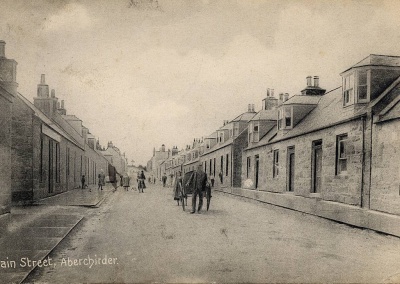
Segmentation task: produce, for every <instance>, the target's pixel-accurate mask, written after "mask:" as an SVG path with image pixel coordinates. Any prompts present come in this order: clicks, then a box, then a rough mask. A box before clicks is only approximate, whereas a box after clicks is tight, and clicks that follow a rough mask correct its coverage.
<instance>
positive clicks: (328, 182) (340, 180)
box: [242, 120, 363, 206]
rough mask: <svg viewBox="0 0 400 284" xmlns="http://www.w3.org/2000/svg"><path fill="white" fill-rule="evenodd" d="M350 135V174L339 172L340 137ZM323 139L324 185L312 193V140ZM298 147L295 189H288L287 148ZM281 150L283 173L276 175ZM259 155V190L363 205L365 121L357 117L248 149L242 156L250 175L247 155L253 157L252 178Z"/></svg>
mask: <svg viewBox="0 0 400 284" xmlns="http://www.w3.org/2000/svg"><path fill="white" fill-rule="evenodd" d="M342 134H347V135H348V138H347V143H346V145H347V147H346V154H347V157H348V158H347V173H342V174H338V175H337V174H336V151H337V141H336V140H337V136H338V135H342ZM316 140H322V180H321V182H322V185H321V192H320V193H312V192H311V191H312V190H311V189H312V169H311V167H312V166H311V163H312V143H313V141H316ZM291 146H294V147H295V177H294V192H287V149H288V147H291ZM274 150H279V165H278V167H279V174H278V175H277V176H276V177H273V151H274ZM255 155H259V159H260V165H259V188H258V189H259V190H264V191H270V192H280V193H287V194H294V195H299V196H304V197H317V198H322V199H323V200H328V201H335V202H340V203H345V204H350V205H357V206H360V205H361V184H362V161H363V121H362V120H356V121H351V122H347V123H344V124H341V125H337V126H334V127H330V128H327V129H324V130H320V131H317V132H313V133H310V134H305V135H302V136H299V137H296V138H292V139H288V140H284V141H280V142H277V143H274V144H270V145H268V146H262V147H258V148H255V149H251V150H247V151H245V153H244V154H243V159H242V163H243V165H242V172H243V173H242V177H244V178H245V176H246V171H247V169H246V166H247V157H251V165H252V166H251V169H250V171H249V177H250V178H251V179H253V180H254V157H255Z"/></svg>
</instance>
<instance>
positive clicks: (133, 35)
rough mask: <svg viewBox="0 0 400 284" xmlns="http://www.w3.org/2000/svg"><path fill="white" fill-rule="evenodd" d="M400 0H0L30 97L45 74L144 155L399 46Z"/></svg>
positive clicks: (60, 92)
mask: <svg viewBox="0 0 400 284" xmlns="http://www.w3.org/2000/svg"><path fill="white" fill-rule="evenodd" d="M399 11H400V1H261V0H259V1H248V0H247V1H244V0H243V1H192V0H190V1H189V0H188V1H171V0H168V1H163V0H159V1H158V2H157V1H155V0H153V1H150V0H120V1H118V0H114V1H108V0H107V1H94V0H93V1H62V0H60V1H57V0H47V1H45V0H37V1H23V0H1V1H0V40H5V41H6V57H7V58H12V59H15V60H16V61H17V62H18V69H17V70H18V71H17V80H18V83H19V89H18V90H19V92H20V93H22V94H23V95H24V96H25V97H27V98H28V99H29V100H31V101H33V97H35V96H36V88H37V84H38V83H39V81H40V74H42V73H43V74H46V83H47V84H49V86H50V88H51V89H55V90H56V96H57V97H58V98H59V99H63V100H65V106H66V109H67V113H68V114H74V115H76V116H78V117H79V118H81V119H82V120H83V123H84V125H85V126H86V127H88V128H89V130H90V131H91V133H92V134H93V135H95V136H96V137H98V138H100V143H101V144H102V145H104V146H106V145H107V141H109V140H112V141H113V143H114V145H116V146H117V147H119V148H120V149H121V151H123V152H126V154H127V156H128V159H129V161H130V160H134V161H135V164H143V165H145V164H146V162H147V161H148V160H149V159H150V158H151V155H152V149H153V147H156V148H157V149H158V148H159V147H160V146H161V144H163V143H164V144H165V145H166V147H167V148H171V147H172V146H174V145H176V146H178V148H179V149H180V148H182V147H184V146H185V145H187V144H190V143H191V142H192V141H193V138H201V137H202V136H207V135H209V134H210V133H212V132H213V131H214V130H216V129H217V128H219V127H220V126H221V125H222V122H223V120H231V119H233V118H235V117H236V116H237V115H239V114H241V113H243V112H245V111H246V110H247V104H249V103H253V104H255V106H256V110H257V111H258V110H260V108H261V101H262V99H263V98H264V97H265V96H266V89H267V88H274V89H275V93H276V94H277V93H279V92H288V93H289V94H290V95H291V96H292V95H295V94H298V93H299V92H300V91H301V89H302V88H304V87H305V85H306V79H305V78H306V76H308V75H312V76H316V75H318V76H320V85H321V87H324V88H326V89H328V90H330V89H333V88H335V87H337V86H339V85H340V84H341V78H340V75H339V74H340V72H342V71H344V70H345V69H347V68H348V67H350V66H352V65H354V64H355V63H357V62H358V61H360V60H362V59H363V58H364V57H366V56H368V55H369V54H371V53H374V54H390V55H400V17H399Z"/></svg>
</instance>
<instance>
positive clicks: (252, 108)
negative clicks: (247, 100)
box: [251, 104, 254, 112]
mask: <svg viewBox="0 0 400 284" xmlns="http://www.w3.org/2000/svg"><path fill="white" fill-rule="evenodd" d="M251 111H252V112H254V104H252V105H251Z"/></svg>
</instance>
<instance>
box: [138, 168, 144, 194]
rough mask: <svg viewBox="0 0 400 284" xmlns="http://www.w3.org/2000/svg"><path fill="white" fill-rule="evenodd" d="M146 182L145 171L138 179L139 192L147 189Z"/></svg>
mask: <svg viewBox="0 0 400 284" xmlns="http://www.w3.org/2000/svg"><path fill="white" fill-rule="evenodd" d="M145 180H146V176H145V175H144V173H143V171H142V172H141V173H140V174H139V177H138V190H139V192H140V189H142V192H144V191H143V189H144V188H146V184H145V183H144V181H145Z"/></svg>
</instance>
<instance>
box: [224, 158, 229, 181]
mask: <svg viewBox="0 0 400 284" xmlns="http://www.w3.org/2000/svg"><path fill="white" fill-rule="evenodd" d="M228 170H229V154H226V165H225V175H226V176H228Z"/></svg>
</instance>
